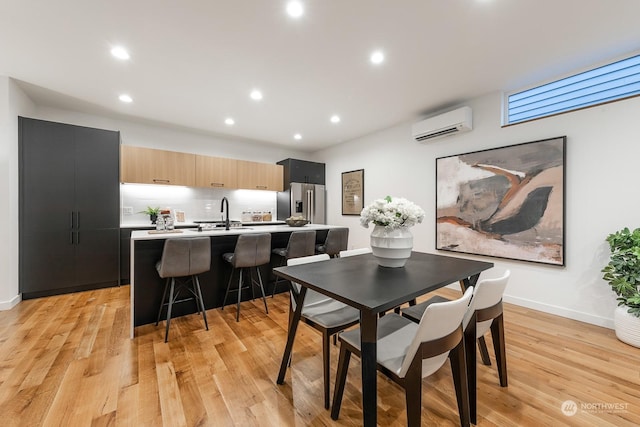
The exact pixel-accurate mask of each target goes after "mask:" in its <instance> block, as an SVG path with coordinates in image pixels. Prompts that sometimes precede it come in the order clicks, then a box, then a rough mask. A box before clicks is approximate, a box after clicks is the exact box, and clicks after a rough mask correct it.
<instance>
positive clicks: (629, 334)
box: [613, 305, 640, 347]
mask: <svg viewBox="0 0 640 427" xmlns="http://www.w3.org/2000/svg"><path fill="white" fill-rule="evenodd" d="M628 310H629V307H627V306H626V305H621V306H618V307H617V308H616V310H615V312H614V313H613V324H614V326H615V330H616V336H617V337H618V339H619V340H620V341H622V342H624V343H627V344H629V345H632V346H634V347H640V317H636V316H634V315H633V314H629V313H627V311H628Z"/></svg>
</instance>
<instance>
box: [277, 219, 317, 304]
mask: <svg viewBox="0 0 640 427" xmlns="http://www.w3.org/2000/svg"><path fill="white" fill-rule="evenodd" d="M272 252H273V253H274V254H275V255H278V256H279V257H281V258H282V262H281V263H280V265H286V264H287V261H288V260H290V259H292V258H300V257H303V256H311V255H315V254H316V231H315V230H305V231H294V232H293V233H291V235H290V236H289V242H288V243H287V247H286V248H275V249H274V250H273V251H272ZM278 282H280V279H279V278H278V277H276V281H275V283H274V284H273V292H272V293H271V297H272V298H273V296H274V295H275V294H276V288H277V287H278Z"/></svg>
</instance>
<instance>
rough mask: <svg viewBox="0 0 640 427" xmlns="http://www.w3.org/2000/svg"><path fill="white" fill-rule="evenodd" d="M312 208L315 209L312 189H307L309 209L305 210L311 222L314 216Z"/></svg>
mask: <svg viewBox="0 0 640 427" xmlns="http://www.w3.org/2000/svg"><path fill="white" fill-rule="evenodd" d="M312 209H313V204H312V201H311V190H307V209H306V212H305V213H306V216H307V217H306V218H305V219H306V220H307V221H309V222H311V219H312V218H313V213H312V212H313V211H312Z"/></svg>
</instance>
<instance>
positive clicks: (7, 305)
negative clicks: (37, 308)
mask: <svg viewBox="0 0 640 427" xmlns="http://www.w3.org/2000/svg"><path fill="white" fill-rule="evenodd" d="M20 301H22V294H18V295H16V296H15V297H13V298H11V299H10V300H8V301H0V311H6V310H11V309H12V308H13V307H15V306H16V305H18V303H19V302H20Z"/></svg>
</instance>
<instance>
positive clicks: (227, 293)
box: [222, 267, 236, 310]
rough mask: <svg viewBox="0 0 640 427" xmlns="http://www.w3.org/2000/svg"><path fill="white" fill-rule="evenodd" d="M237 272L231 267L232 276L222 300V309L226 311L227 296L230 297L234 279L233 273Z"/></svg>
mask: <svg viewBox="0 0 640 427" xmlns="http://www.w3.org/2000/svg"><path fill="white" fill-rule="evenodd" d="M234 271H236V269H235V268H233V267H231V274H230V275H229V282H227V291H226V292H225V293H224V299H223V300H222V309H223V310H224V306H225V305H226V304H227V295H229V290H230V289H231V279H233V272H234Z"/></svg>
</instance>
